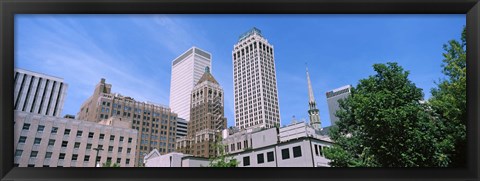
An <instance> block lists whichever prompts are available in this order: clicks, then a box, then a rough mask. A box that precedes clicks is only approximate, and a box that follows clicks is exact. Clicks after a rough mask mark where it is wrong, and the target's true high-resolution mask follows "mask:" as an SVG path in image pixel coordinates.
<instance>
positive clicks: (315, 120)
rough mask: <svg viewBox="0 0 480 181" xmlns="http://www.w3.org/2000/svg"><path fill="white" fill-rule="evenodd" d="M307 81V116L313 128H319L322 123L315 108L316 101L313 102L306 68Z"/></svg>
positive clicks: (310, 83)
mask: <svg viewBox="0 0 480 181" xmlns="http://www.w3.org/2000/svg"><path fill="white" fill-rule="evenodd" d="M307 83H308V108H309V109H308V116H309V117H310V125H312V127H313V128H314V129H317V130H321V129H322V124H321V122H320V115H319V111H318V109H317V103H315V97H314V96H313V88H312V82H311V81H310V74H308V68H307Z"/></svg>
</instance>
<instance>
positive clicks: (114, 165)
mask: <svg viewBox="0 0 480 181" xmlns="http://www.w3.org/2000/svg"><path fill="white" fill-rule="evenodd" d="M102 167H120V164H118V163H112V162H109V161H107V162H105V163H102Z"/></svg>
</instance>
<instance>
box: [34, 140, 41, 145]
mask: <svg viewBox="0 0 480 181" xmlns="http://www.w3.org/2000/svg"><path fill="white" fill-rule="evenodd" d="M40 142H42V138H35V141H34V142H33V144H34V145H39V144H40Z"/></svg>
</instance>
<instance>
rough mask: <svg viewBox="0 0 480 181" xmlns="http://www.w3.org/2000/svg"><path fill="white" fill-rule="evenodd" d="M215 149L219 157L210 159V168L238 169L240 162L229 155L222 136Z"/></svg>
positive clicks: (218, 139)
mask: <svg viewBox="0 0 480 181" xmlns="http://www.w3.org/2000/svg"><path fill="white" fill-rule="evenodd" d="M213 147H214V148H215V150H216V151H217V155H216V156H215V157H213V158H210V163H209V165H208V167H237V166H238V164H239V162H238V161H237V160H236V159H234V158H233V157H231V156H229V155H227V153H226V152H225V150H224V147H225V145H224V144H222V139H221V137H220V136H217V139H215V142H214V144H213Z"/></svg>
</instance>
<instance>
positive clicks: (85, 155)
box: [14, 111, 138, 167]
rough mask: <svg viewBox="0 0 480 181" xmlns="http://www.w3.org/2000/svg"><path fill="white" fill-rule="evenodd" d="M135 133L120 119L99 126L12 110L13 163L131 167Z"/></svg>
mask: <svg viewBox="0 0 480 181" xmlns="http://www.w3.org/2000/svg"><path fill="white" fill-rule="evenodd" d="M137 135H138V132H137V130H134V129H131V128H130V124H129V123H128V122H125V121H122V120H113V119H110V120H109V121H105V122H104V123H103V124H98V123H93V122H90V121H81V120H74V119H68V118H60V117H53V116H45V115H39V114H34V113H28V112H21V111H15V130H14V150H15V151H14V154H15V157H14V164H15V166H19V167H95V157H96V151H95V150H93V148H98V147H101V148H103V149H104V150H103V151H99V155H98V156H99V162H98V163H99V164H100V165H101V164H102V163H105V162H107V161H108V160H110V161H111V162H113V163H119V165H120V166H121V167H133V166H134V160H135V152H136V150H135V147H136V145H137Z"/></svg>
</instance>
